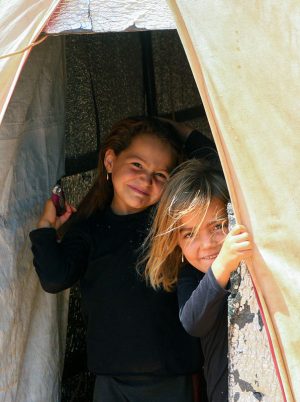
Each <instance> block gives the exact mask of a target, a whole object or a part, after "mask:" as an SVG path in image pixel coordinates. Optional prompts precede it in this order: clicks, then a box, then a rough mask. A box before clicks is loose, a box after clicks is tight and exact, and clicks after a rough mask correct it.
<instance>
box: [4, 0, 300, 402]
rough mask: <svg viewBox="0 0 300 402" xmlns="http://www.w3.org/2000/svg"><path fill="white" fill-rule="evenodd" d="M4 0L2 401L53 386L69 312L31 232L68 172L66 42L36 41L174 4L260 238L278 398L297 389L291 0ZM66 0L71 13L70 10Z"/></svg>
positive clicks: (243, 218)
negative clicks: (40, 279)
mask: <svg viewBox="0 0 300 402" xmlns="http://www.w3.org/2000/svg"><path fill="white" fill-rule="evenodd" d="M0 3H1V7H0V21H1V35H0V72H1V74H0V123H2V124H1V127H0V140H1V147H0V167H1V169H0V171H1V173H0V186H1V197H0V226H1V232H0V255H1V267H2V269H1V273H0V300H1V311H2V313H1V338H0V339H1V341H0V349H1V359H0V368H1V370H0V373H1V374H0V401H1V400H3V401H4V400H12V401H15V402H25V401H30V402H33V401H41V400H43V401H45V402H47V401H49V402H50V401H51V402H52V401H55V400H59V387H60V375H61V365H62V361H63V353H64V343H65V329H66V321H67V302H68V293H67V292H66V293H64V294H61V295H59V296H53V295H48V294H45V293H44V292H43V291H41V289H40V287H39V285H38V283H37V280H36V277H35V274H34V272H33V270H32V268H31V254H30V249H29V244H28V240H27V233H28V232H29V230H30V229H32V228H33V227H34V223H35V221H36V218H37V216H38V214H39V212H40V208H41V205H42V202H43V200H44V199H45V196H46V195H47V194H48V191H49V188H50V187H51V185H52V184H53V183H55V182H56V180H57V179H58V178H59V177H61V175H62V174H63V172H64V155H63V150H64V139H63V138H64V124H65V122H64V119H65V117H64V97H65V92H64V82H65V70H64V68H65V67H64V62H63V55H64V43H63V40H62V41H59V40H58V41H53V40H52V38H51V37H49V38H47V40H46V43H47V46H46V47H44V48H43V47H42V46H41V50H40V49H39V51H38V52H35V49H33V50H32V45H33V44H34V42H38V41H39V40H40V37H39V34H40V33H41V32H42V31H43V32H46V33H54V34H61V33H63V32H66V31H72V30H73V31H76V32H78V33H80V32H90V33H92V32H112V31H126V30H130V29H172V28H174V27H175V24H174V21H173V19H172V16H171V11H170V10H172V12H173V14H174V16H175V21H176V25H177V29H178V32H179V34H180V36H181V40H182V43H183V45H184V48H185V51H186V54H187V56H188V59H189V62H190V65H191V68H192V70H193V74H194V77H195V80H196V83H197V85H198V89H199V92H200V94H201V98H202V101H203V104H204V106H205V109H206V113H207V116H208V119H209V123H210V126H211V130H212V133H213V136H214V139H215V142H216V144H217V147H218V152H219V155H220V158H221V161H222V165H223V168H224V171H225V175H226V180H227V183H228V186H229V189H230V194H231V199H232V202H233V207H234V211H235V215H236V218H237V220H238V221H239V222H244V223H245V224H246V225H247V226H248V227H249V228H250V230H251V232H252V234H253V237H254V240H255V243H256V245H257V248H256V250H255V256H254V258H253V262H252V264H249V270H250V272H251V277H252V280H253V283H254V285H255V289H256V292H257V296H258V301H259V304H260V305H261V311H262V313H263V316H264V320H265V323H266V327H267V329H268V335H269V339H270V350H271V351H273V355H274V361H275V363H276V364H275V365H276V367H277V369H278V374H279V378H280V383H281V386H282V399H280V398H281V395H280V396H279V398H278V401H280V400H287V401H294V400H298V399H299V400H300V388H299V381H298V379H299V377H300V373H299V367H300V361H299V360H300V354H299V350H300V349H299V344H300V339H299V333H298V332H299V331H297V328H298V325H299V324H298V323H299V318H300V317H299V316H300V301H299V290H300V289H299V287H300V284H299V275H300V273H299V257H298V247H297V246H298V244H299V236H300V235H299V231H298V230H297V228H296V222H298V221H299V201H300V200H299V198H300V195H299V191H298V189H297V177H298V170H299V169H297V168H298V166H299V162H298V160H299V154H300V152H299V151H300V140H299V136H298V135H297V129H299V126H300V124H299V117H298V110H299V107H298V106H299V104H298V103H299V101H298V99H299V96H298V94H299V82H300V80H299V74H300V72H299V71H300V68H299V64H300V60H299V55H298V53H299V52H298V48H299V46H298V44H299V39H300V38H299V30H298V28H297V21H298V20H299V18H300V6H299V5H298V3H297V2H296V1H292V0H290V1H287V2H284V3H282V4H279V3H278V4H277V3H276V4H274V2H272V1H269V0H266V1H264V2H263V4H257V3H251V2H243V3H242V4H241V3H240V2H227V1H219V0H218V1H217V0H210V1H204V0H203V1H198V2H195V1H188V0H185V1H184V0H182V1H172V0H170V1H169V6H170V9H168V7H167V5H166V4H165V3H163V4H162V2H160V5H159V7H158V1H153V0H152V1H142V2H138V3H137V2H135V1H133V0H128V1H127V2H126V5H127V7H126V8H124V7H121V6H122V5H124V4H123V3H124V2H123V3H122V1H121V0H119V1H117V0H116V1H115V2H113V4H112V2H109V1H107V2H106V1H105V2H100V1H99V2H97V1H95V2H88V3H89V5H87V2H85V1H83V0H76V1H72V2H68V1H50V0H48V1H46V0H39V1H33V0H26V1H24V0H12V1H9V2H4V1H3V0H1V1H0ZM121 3H122V4H121ZM248 3H249V4H248ZM113 5H114V6H115V7H113ZM70 7H71V8H72V7H73V11H74V15H76V16H79V18H73V20H72V19H70V18H65V17H66V16H68V15H69V14H68V12H69V11H68V10H69V8H70ZM88 7H90V9H88ZM93 7H94V13H93ZM97 7H98V8H97ZM100 8H101V10H100V11H101V12H99V9H100ZM96 9H97V11H96ZM125 9H126V10H127V11H128V14H126V13H125V14H124V18H123V19H122V18H120V14H121V11H122V10H125ZM87 11H88V12H87ZM91 16H92V17H93V18H92V19H91ZM50 17H51V19H50V20H49V18H50ZM107 17H109V18H107ZM45 24H47V25H46V26H45ZM31 50H32V51H31ZM29 53H30V58H29V59H28V63H27V62H26V61H27V58H28V55H29ZM7 56H8V57H7ZM25 62H26V64H25ZM21 72H22V73H21ZM51 77H52V78H51ZM53 77H55V79H53ZM16 85H17V86H18V88H17V89H18V90H17V91H15V92H14V88H15V87H16ZM13 92H14V94H13ZM12 94H13V96H12ZM8 105H9V107H8ZM12 122H13V124H12ZM37 173H38V174H37ZM57 328H59V330H58V331H57ZM249 364H250V362H249ZM253 397H255V395H254V396H253ZM257 397H258V396H257ZM256 399H257V398H256ZM261 400H264V399H263V396H262V399H261ZM265 400H267V398H266V399H265ZM273 402H274V401H273Z"/></svg>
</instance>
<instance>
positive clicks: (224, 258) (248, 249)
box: [211, 225, 252, 287]
mask: <svg viewBox="0 0 300 402" xmlns="http://www.w3.org/2000/svg"><path fill="white" fill-rule="evenodd" d="M251 255H252V241H251V239H250V236H249V233H248V232H247V230H246V228H245V226H243V225H236V226H235V227H234V228H233V229H232V230H231V231H230V232H229V233H228V235H227V236H226V238H225V240H224V243H223V245H222V248H221V251H220V253H219V255H218V256H217V258H216V259H215V261H214V262H213V264H212V267H211V268H212V271H213V273H214V275H215V277H216V279H217V281H218V282H219V284H220V285H221V286H222V287H225V286H226V285H227V282H228V280H229V277H230V273H231V272H232V271H234V270H236V269H237V267H238V265H239V263H240V262H241V261H242V260H245V259H246V258H249V257H251Z"/></svg>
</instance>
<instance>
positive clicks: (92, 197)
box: [76, 117, 183, 220]
mask: <svg viewBox="0 0 300 402" xmlns="http://www.w3.org/2000/svg"><path fill="white" fill-rule="evenodd" d="M144 134H147V135H153V136H155V137H157V138H158V139H159V140H160V141H162V142H163V143H165V144H166V145H168V147H169V149H170V150H171V153H172V157H173V168H174V167H175V166H177V165H178V164H179V163H180V162H182V160H183V154H182V144H181V142H180V140H179V137H178V134H177V132H176V130H175V128H174V127H173V126H172V125H171V124H170V123H168V122H166V121H162V120H160V119H158V118H155V117H142V118H129V119H123V120H121V121H119V122H118V123H116V124H115V125H114V126H113V127H112V130H111V132H110V133H109V135H108V136H107V137H106V138H105V139H104V141H103V143H102V144H101V150H100V154H99V162H98V168H97V176H96V178H95V182H94V184H93V186H92V187H91V189H90V191H89V192H88V193H87V195H86V196H85V197H84V198H83V200H82V201H81V203H80V205H79V207H78V213H77V214H76V215H77V218H76V220H77V219H79V220H80V219H84V218H87V217H89V216H90V215H91V214H92V213H93V212H95V211H96V210H103V209H104V208H105V207H106V206H108V205H110V204H111V202H112V199H113V194H114V191H113V186H112V183H111V180H107V172H106V169H105V166H104V158H105V153H106V151H107V150H108V149H112V150H113V151H114V152H115V154H116V155H119V154H120V153H121V152H122V151H124V150H125V149H126V148H128V147H129V146H130V145H131V143H132V141H133V139H134V138H136V137H138V136H139V135H144Z"/></svg>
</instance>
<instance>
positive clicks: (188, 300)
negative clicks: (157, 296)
mask: <svg viewBox="0 0 300 402" xmlns="http://www.w3.org/2000/svg"><path fill="white" fill-rule="evenodd" d="M193 270H195V268H191V267H187V269H184V270H183V272H182V273H181V275H180V277H179V280H178V290H177V292H178V302H179V318H180V321H181V323H182V325H183V327H184V329H185V330H186V331H187V332H188V333H189V334H190V335H192V336H197V337H203V336H205V335H207V334H208V333H209V332H210V330H211V329H212V328H213V326H214V325H215V323H216V322H217V320H218V317H219V314H220V313H222V311H223V308H224V303H226V301H227V296H228V295H229V291H227V290H226V289H223V288H222V287H221V286H220V285H219V284H218V282H217V281H216V279H215V277H214V275H213V273H212V271H211V269H210V270H209V271H208V272H207V273H206V274H205V275H204V276H203V277H202V279H201V280H200V282H199V279H198V276H197V275H196V274H195V272H193Z"/></svg>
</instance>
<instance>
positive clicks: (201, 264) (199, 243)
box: [145, 159, 252, 402]
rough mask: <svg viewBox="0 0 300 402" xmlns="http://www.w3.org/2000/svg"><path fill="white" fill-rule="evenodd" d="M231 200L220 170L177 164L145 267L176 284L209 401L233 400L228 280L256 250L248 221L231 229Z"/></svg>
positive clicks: (165, 283)
mask: <svg viewBox="0 0 300 402" xmlns="http://www.w3.org/2000/svg"><path fill="white" fill-rule="evenodd" d="M228 200H229V196H228V191H227V188H226V183H225V180H224V178H223V176H222V174H221V173H220V171H219V170H217V169H215V168H212V167H211V166H209V165H207V164H205V163H204V162H203V161H202V162H201V161H198V160H196V159H194V160H190V161H187V162H185V163H183V164H182V165H181V166H180V167H179V168H177V169H176V172H175V173H174V175H173V176H172V177H171V179H170V180H169V181H168V184H167V185H166V188H165V190H164V193H163V195H162V198H161V201H160V203H159V206H158V211H157V214H156V217H155V220H154V224H153V227H152V230H151V232H150V235H149V236H150V239H151V246H150V249H149V255H148V258H149V259H148V262H147V266H146V271H145V273H146V276H147V278H148V280H149V282H150V283H151V285H152V286H153V288H154V289H160V288H163V289H164V290H166V291H170V290H172V289H173V288H174V287H175V285H177V294H178V301H179V310H180V312H179V317H180V321H181V322H182V324H183V327H184V328H185V330H186V331H187V332H188V333H189V334H191V335H193V336H194V337H199V338H200V341H201V347H202V351H203V355H204V374H205V377H206V382H207V395H208V400H209V401H210V402H212V401H213V402H225V401H226V402H227V400H228V399H227V397H228V391H227V364H228V362H227V348H228V347H227V297H228V295H229V290H228V288H229V286H228V284H229V278H230V273H231V272H232V271H234V270H235V269H236V268H237V267H238V265H239V263H240V261H241V260H243V259H245V258H248V257H249V256H251V250H252V244H251V241H250V238H249V234H248V233H247V231H246V228H245V227H244V226H243V225H237V226H235V227H234V228H233V229H232V230H231V231H230V232H229V233H228V229H227V223H226V222H227V220H226V204H227V202H228ZM184 259H185V260H186V262H184Z"/></svg>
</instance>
